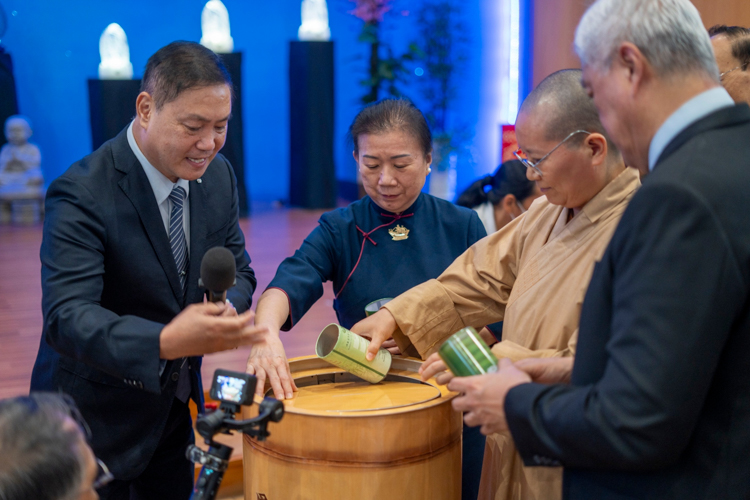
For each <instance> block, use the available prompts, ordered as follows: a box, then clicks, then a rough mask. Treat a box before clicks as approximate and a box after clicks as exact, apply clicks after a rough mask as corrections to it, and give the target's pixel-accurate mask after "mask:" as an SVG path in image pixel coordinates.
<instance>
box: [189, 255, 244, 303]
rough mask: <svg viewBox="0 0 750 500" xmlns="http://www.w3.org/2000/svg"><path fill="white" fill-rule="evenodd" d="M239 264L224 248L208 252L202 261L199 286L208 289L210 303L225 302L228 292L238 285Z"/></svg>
mask: <svg viewBox="0 0 750 500" xmlns="http://www.w3.org/2000/svg"><path fill="white" fill-rule="evenodd" d="M236 274H237V264H236V263H235V261H234V255H232V252H230V251H229V250H227V249H226V248H224V247H213V248H211V249H209V250H208V252H206V253H205V255H204V256H203V260H202V261H201V277H200V279H199V280H198V285H199V286H202V287H203V288H205V289H206V295H207V296H208V300H209V301H210V302H225V301H226V299H227V290H228V289H229V288H231V287H233V286H234V285H236V284H237V280H236Z"/></svg>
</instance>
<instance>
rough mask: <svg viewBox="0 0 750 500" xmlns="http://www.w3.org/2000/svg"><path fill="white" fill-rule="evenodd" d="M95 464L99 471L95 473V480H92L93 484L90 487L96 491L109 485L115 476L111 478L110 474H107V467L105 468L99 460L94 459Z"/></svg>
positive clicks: (105, 465)
mask: <svg viewBox="0 0 750 500" xmlns="http://www.w3.org/2000/svg"><path fill="white" fill-rule="evenodd" d="M96 464H97V466H98V468H99V470H98V471H97V473H96V479H94V484H92V485H91V487H92V488H94V489H95V490H98V489H99V488H101V487H102V486H105V485H107V484H109V483H111V482H112V480H113V479H114V478H115V476H113V475H112V473H111V472H109V467H107V464H105V463H104V462H102V461H101V460H100V459H98V458H97V459H96Z"/></svg>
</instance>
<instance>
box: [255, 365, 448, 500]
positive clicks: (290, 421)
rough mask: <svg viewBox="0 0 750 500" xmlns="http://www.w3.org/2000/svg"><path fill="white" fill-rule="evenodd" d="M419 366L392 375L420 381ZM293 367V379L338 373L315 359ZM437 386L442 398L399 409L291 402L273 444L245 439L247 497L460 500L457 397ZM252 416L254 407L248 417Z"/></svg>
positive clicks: (401, 367) (273, 433) (273, 427)
mask: <svg viewBox="0 0 750 500" xmlns="http://www.w3.org/2000/svg"><path fill="white" fill-rule="evenodd" d="M419 365H420V363H419V362H416V361H413V360H406V359H399V358H394V365H393V368H392V370H391V374H394V373H395V374H398V375H401V376H406V377H409V378H412V379H415V380H419V374H418V373H417V370H418V368H419ZM290 367H291V369H292V374H293V376H294V378H295V380H302V379H304V378H305V377H308V376H310V375H313V374H316V375H317V374H331V373H335V372H337V371H340V370H339V369H338V368H335V367H331V366H330V365H328V364H327V363H325V362H323V361H320V360H318V359H317V358H315V357H305V358H297V359H293V360H290ZM432 382H433V385H434V386H435V387H437V388H438V390H439V392H440V396H439V397H438V398H436V399H432V400H430V401H426V402H421V403H417V404H414V405H411V406H405V407H399V408H390V409H378V410H371V411H357V412H342V411H334V412H330V411H326V410H315V409H310V408H295V407H294V405H293V404H287V405H286V407H285V408H286V413H285V415H284V418H283V419H282V421H281V422H280V423H277V424H271V425H270V426H269V431H270V432H271V436H270V437H269V438H268V440H266V441H263V442H258V441H254V440H252V439H250V438H249V437H245V439H244V444H243V451H244V460H245V464H244V466H245V498H246V499H251V500H256V499H257V498H264V497H263V496H259V495H265V498H267V499H268V500H276V499H285V500H287V499H297V498H299V499H305V500H317V499H320V500H323V499H325V500H337V499H338V500H351V499H354V498H357V499H380V498H384V499H389V500H390V499H398V498H430V499H436V500H442V499H445V500H453V499H458V498H460V496H461V427H462V426H461V414H460V413H458V412H455V411H453V409H452V407H451V404H450V400H451V398H452V397H453V396H454V394H453V393H451V392H449V391H448V390H447V389H446V388H445V387H442V386H438V385H437V384H436V383H434V381H432ZM384 383H385V384H387V383H388V382H384ZM416 387H417V386H415V388H416ZM301 390H303V389H301ZM397 390H404V388H403V387H399V388H398V389H397ZM322 397H325V396H322ZM253 411H257V405H255V406H254V407H253V408H252V409H247V410H245V412H246V414H245V416H246V417H248V416H250V415H251V414H252V413H251V412H253Z"/></svg>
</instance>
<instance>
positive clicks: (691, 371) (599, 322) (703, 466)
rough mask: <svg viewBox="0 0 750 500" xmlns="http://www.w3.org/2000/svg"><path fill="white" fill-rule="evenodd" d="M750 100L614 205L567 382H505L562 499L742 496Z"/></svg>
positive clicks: (748, 403)
mask: <svg viewBox="0 0 750 500" xmlns="http://www.w3.org/2000/svg"><path fill="white" fill-rule="evenodd" d="M749 292H750V109H748V107H747V106H746V105H741V106H735V107H730V108H725V109H722V110H719V111H717V112H715V113H713V114H711V115H709V116H707V117H706V118H704V119H702V120H699V121H698V122H696V123H695V124H693V125H691V126H690V127H688V128H687V129H686V130H684V131H683V132H682V133H680V134H679V135H678V136H677V137H676V138H675V139H674V140H673V141H672V142H671V143H670V144H669V145H668V146H667V148H666V150H665V151H664V153H663V154H662V155H661V157H660V158H659V161H658V162H657V165H656V166H655V169H654V171H653V172H652V173H651V174H650V175H649V176H648V177H647V178H646V179H645V180H644V182H643V186H642V187H641V189H640V190H639V192H638V193H636V195H635V196H634V197H633V200H632V201H631V203H630V206H629V207H628V208H627V210H626V211H625V213H624V214H623V216H622V219H621V221H620V224H619V226H618V228H617V230H616V231H615V233H614V235H613V237H612V241H611V242H610V245H609V247H608V248H607V251H606V252H605V254H604V256H603V258H602V260H601V262H599V263H598V264H597V265H596V268H595V270H594V273H593V276H592V279H591V284H590V286H589V289H588V292H587V294H586V298H585V302H584V304H583V309H582V311H581V324H580V330H579V340H578V350H577V353H576V360H575V367H574V369H573V376H572V383H571V385H570V386H543V385H538V384H525V385H522V386H518V387H515V388H513V389H512V390H511V391H510V392H509V393H508V398H507V399H506V403H505V410H506V413H507V417H508V423H509V425H510V428H511V432H512V434H513V438H514V440H515V442H516V444H517V446H518V449H519V451H520V453H521V455H522V456H523V458H524V461H525V462H526V463H527V464H529V465H533V464H554V463H561V464H563V465H564V466H565V473H564V482H563V484H564V486H563V494H564V497H565V498H597V499H610V498H612V499H614V498H617V499H619V498H638V499H669V498H674V499H687V498H701V499H703V498H705V499H708V498H717V499H718V498H721V499H731V498H737V499H740V498H742V499H746V498H750V293H749Z"/></svg>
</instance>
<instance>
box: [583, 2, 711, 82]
mask: <svg viewBox="0 0 750 500" xmlns="http://www.w3.org/2000/svg"><path fill="white" fill-rule="evenodd" d="M622 42H630V43H632V44H634V45H635V46H636V47H638V49H639V50H640V51H641V52H642V53H643V55H644V57H645V58H646V59H647V60H648V62H649V64H651V66H653V68H654V69H655V70H656V72H657V74H658V75H659V76H671V75H676V74H686V73H690V72H695V71H699V72H701V73H704V74H706V75H707V76H708V77H710V78H711V79H713V80H715V81H716V82H717V83H718V81H719V70H718V68H717V65H716V60H715V58H714V53H713V50H712V48H711V40H710V39H709V37H708V34H707V33H706V29H705V28H704V27H703V23H702V21H701V17H700V14H699V13H698V9H696V8H695V6H694V5H693V4H692V3H691V2H690V1H689V0H598V1H597V2H595V3H594V4H592V5H591V6H590V7H589V8H588V10H587V11H586V13H585V14H584V15H583V17H582V18H581V22H580V23H579V24H578V28H577V29H576V36H575V50H576V53H577V54H578V57H579V58H580V59H581V64H582V65H584V66H591V67H594V68H597V69H606V68H609V67H610V65H611V63H612V57H613V56H614V54H615V51H616V50H617V47H618V46H619V45H620V44H621V43H622Z"/></svg>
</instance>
